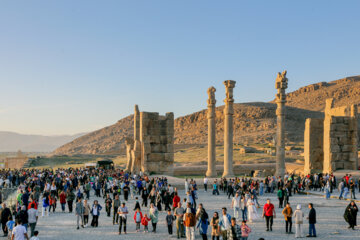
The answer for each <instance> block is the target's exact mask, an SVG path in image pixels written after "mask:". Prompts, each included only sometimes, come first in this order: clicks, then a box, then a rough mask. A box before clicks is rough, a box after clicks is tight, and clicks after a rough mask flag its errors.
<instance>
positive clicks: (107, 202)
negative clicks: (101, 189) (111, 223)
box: [105, 193, 112, 217]
mask: <svg viewBox="0 0 360 240" xmlns="http://www.w3.org/2000/svg"><path fill="white" fill-rule="evenodd" d="M111 207H112V199H111V197H110V194H109V193H107V194H106V198H105V210H106V214H107V216H108V217H110V214H111Z"/></svg>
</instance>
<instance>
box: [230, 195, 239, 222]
mask: <svg viewBox="0 0 360 240" xmlns="http://www.w3.org/2000/svg"><path fill="white" fill-rule="evenodd" d="M231 207H232V208H234V217H235V218H236V219H237V220H238V219H239V217H240V196H239V193H236V194H235V197H233V199H232V201H231Z"/></svg>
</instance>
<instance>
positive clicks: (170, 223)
mask: <svg viewBox="0 0 360 240" xmlns="http://www.w3.org/2000/svg"><path fill="white" fill-rule="evenodd" d="M174 220H175V217H174V216H173V215H172V214H171V210H168V211H167V215H166V218H165V222H166V225H167V227H168V233H169V235H172V234H173V223H174Z"/></svg>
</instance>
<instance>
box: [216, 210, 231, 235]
mask: <svg viewBox="0 0 360 240" xmlns="http://www.w3.org/2000/svg"><path fill="white" fill-rule="evenodd" d="M219 226H220V230H221V236H222V239H223V240H227V231H228V230H229V229H230V228H231V216H230V214H228V213H227V209H226V208H225V207H224V208H222V216H221V218H220V221H219Z"/></svg>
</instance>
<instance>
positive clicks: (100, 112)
mask: <svg viewBox="0 0 360 240" xmlns="http://www.w3.org/2000/svg"><path fill="white" fill-rule="evenodd" d="M359 9H360V2H359V1H332V0H327V1H321V0H318V1H310V0H309V1H276V0H274V1H268V0H264V1H240V0H234V1H231V0H228V1H212V0H196V1H193V0H182V1H170V0H164V1H160V0H152V1H149V0H143V1H142V0H136V1H122V0H113V1H111V0H107V1H95V0H76V1H73V0H62V1H49V0H34V1H28V0H18V1H11V0H7V1H6V0H5V1H1V2H0V31H1V32H0V131H14V132H18V133H24V134H43V135H63V134H75V133H81V132H89V131H92V130H95V129H99V128H101V127H105V126H108V125H111V124H114V123H115V122H116V121H118V120H119V119H121V118H123V117H126V116H128V115H129V114H132V113H133V110H134V104H138V105H139V108H140V111H149V112H160V113H161V114H164V113H166V112H174V113H175V116H176V117H179V116H184V115H187V114H190V113H193V112H196V111H199V110H202V109H204V108H206V99H207V94H206V90H207V88H208V87H210V86H214V87H215V88H216V89H217V91H216V98H217V104H218V105H223V99H224V98H225V87H224V85H223V81H224V80H228V79H231V80H235V81H236V87H235V89H234V99H235V102H253V101H270V100H272V99H273V98H274V96H275V93H276V90H275V87H274V85H275V84H274V82H275V78H276V74H277V72H279V71H283V70H285V69H286V70H287V71H288V74H287V77H288V79H289V88H288V90H287V91H288V92H289V91H294V90H296V89H298V88H299V87H302V86H305V85H308V84H312V83H316V82H321V81H331V80H336V79H340V78H343V77H346V76H353V75H359V74H360V68H359V66H360V58H359V56H360V45H359V39H360V26H359V25H360V19H359V12H358V11H359Z"/></svg>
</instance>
